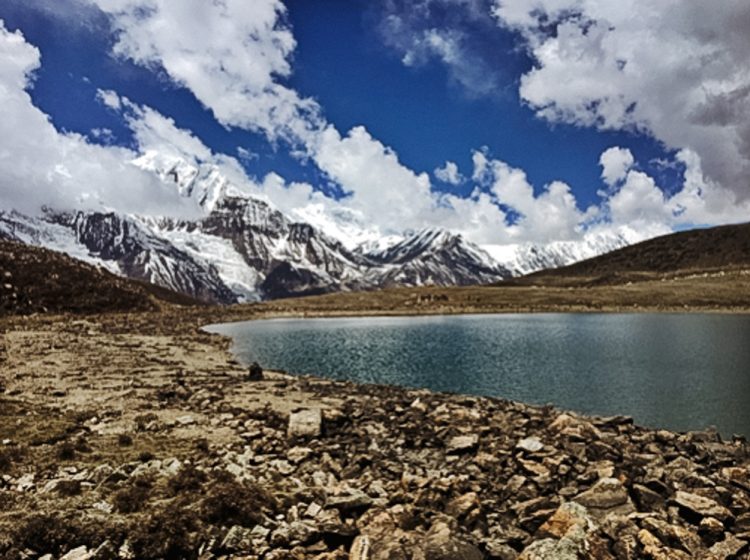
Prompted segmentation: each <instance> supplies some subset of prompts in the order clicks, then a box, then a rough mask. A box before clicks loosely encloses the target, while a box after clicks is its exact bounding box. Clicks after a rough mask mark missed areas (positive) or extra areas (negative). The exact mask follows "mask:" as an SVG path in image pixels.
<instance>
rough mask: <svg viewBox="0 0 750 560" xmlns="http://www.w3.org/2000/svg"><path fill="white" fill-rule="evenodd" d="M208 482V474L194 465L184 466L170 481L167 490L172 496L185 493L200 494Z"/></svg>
mask: <svg viewBox="0 0 750 560" xmlns="http://www.w3.org/2000/svg"><path fill="white" fill-rule="evenodd" d="M206 480H208V477H207V476H206V473H204V472H203V471H201V470H198V469H196V468H195V467H194V466H193V465H184V466H183V467H182V468H181V469H180V470H179V471H178V472H177V474H175V475H174V476H173V477H172V478H170V479H169V482H167V489H168V491H169V494H170V495H171V496H176V495H178V494H182V493H183V492H187V493H190V492H198V491H199V490H200V489H201V488H202V487H203V483H204V482H206Z"/></svg>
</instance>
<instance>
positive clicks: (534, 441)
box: [516, 436, 544, 453]
mask: <svg viewBox="0 0 750 560" xmlns="http://www.w3.org/2000/svg"><path fill="white" fill-rule="evenodd" d="M516 449H521V450H523V451H528V452H529V453H536V452H537V451H541V450H542V449H544V444H543V443H542V442H541V441H540V439H539V438H538V437H536V436H531V437H527V438H524V439H522V440H520V441H519V442H518V443H517V444H516Z"/></svg>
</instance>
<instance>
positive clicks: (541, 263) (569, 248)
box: [482, 228, 646, 276]
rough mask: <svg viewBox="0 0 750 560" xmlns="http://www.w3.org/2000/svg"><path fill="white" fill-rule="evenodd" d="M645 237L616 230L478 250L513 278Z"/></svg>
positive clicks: (635, 241) (629, 231)
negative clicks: (546, 241)
mask: <svg viewBox="0 0 750 560" xmlns="http://www.w3.org/2000/svg"><path fill="white" fill-rule="evenodd" d="M645 238H646V237H645V236H643V235H641V234H639V233H638V232H636V231H635V230H632V229H630V228H620V229H618V230H616V231H611V232H590V233H587V234H585V235H584V237H583V239H581V240H577V241H553V242H550V243H546V244H540V243H519V244H511V245H482V249H484V250H485V251H486V252H487V253H489V254H490V255H491V256H492V258H493V259H494V260H495V261H497V262H498V263H500V264H501V265H502V266H503V267H505V268H507V269H508V270H510V271H511V272H512V274H513V276H522V275H524V274H530V273H532V272H536V271H538V270H543V269H546V268H558V267H560V266H565V265H568V264H572V263H574V262H578V261H582V260H585V259H589V258H591V257H596V256H597V255H602V254H604V253H609V252H610V251H615V250H617V249H620V248H622V247H625V246H627V245H632V244H633V243H637V242H639V241H643V240H644V239H645Z"/></svg>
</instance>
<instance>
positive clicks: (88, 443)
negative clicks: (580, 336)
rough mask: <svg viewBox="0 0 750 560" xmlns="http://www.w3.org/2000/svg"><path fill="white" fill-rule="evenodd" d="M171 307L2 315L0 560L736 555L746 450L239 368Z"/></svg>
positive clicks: (749, 462)
mask: <svg viewBox="0 0 750 560" xmlns="http://www.w3.org/2000/svg"><path fill="white" fill-rule="evenodd" d="M190 321H191V320H187V319H184V317H182V318H181V317H180V316H178V315H171V316H166V315H109V316H102V317H95V318H89V319H80V318H71V317H62V318H50V319H39V318H37V319H13V320H5V322H4V323H2V325H0V326H2V327H3V334H2V338H1V340H2V345H1V346H0V384H2V390H3V393H1V394H0V440H2V442H1V445H0V556H2V557H3V558H38V557H44V558H65V559H68V560H72V559H78V560H81V559H86V558H98V559H109V558H181V557H187V558H206V559H209V558H222V557H223V558H226V557H234V558H240V557H242V558H267V559H282V558H318V559H337V558H340V559H346V558H350V559H358V560H366V559H372V560H374V559H402V558H403V559H407V558H419V559H425V560H438V559H466V560H473V559H477V560H480V559H482V558H496V559H502V560H510V559H525V560H537V559H539V560H541V559H578V558H597V559H615V558H616V559H636V558H652V559H681V558H704V559H709V558H710V559H728V558H750V545H749V544H748V543H750V446H749V445H748V443H747V442H746V441H745V440H744V439H743V438H735V439H733V440H732V441H722V440H721V438H720V437H719V435H718V434H717V433H715V432H712V431H706V432H700V433H687V434H676V433H672V432H668V431H663V430H661V431H655V430H648V429H644V428H640V427H638V426H636V425H634V424H633V422H632V420H631V419H629V418H626V417H616V418H584V417H581V416H578V415H576V414H572V413H567V412H562V411H559V410H555V409H553V408H551V407H533V406H526V405H523V404H519V403H513V402H508V401H503V400H498V399H486V398H473V397H471V398H470V397H463V396H456V395H447V394H435V393H430V392H427V391H415V390H404V389H398V388H392V387H381V386H362V385H354V384H350V383H338V382H332V381H327V380H322V379H315V378H308V377H305V378H300V377H293V376H288V375H285V374H282V373H275V372H261V371H259V370H258V369H257V368H253V369H252V371H248V370H247V369H246V368H242V367H240V366H239V364H237V363H236V362H234V361H233V360H232V359H231V356H230V355H229V354H228V350H227V347H228V343H227V341H226V340H225V339H223V338H220V337H218V336H215V335H208V334H205V333H200V332H198V331H196V330H195V328H194V325H193V324H192V323H191V322H190Z"/></svg>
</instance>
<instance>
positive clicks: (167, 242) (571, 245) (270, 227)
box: [0, 152, 640, 303]
mask: <svg viewBox="0 0 750 560" xmlns="http://www.w3.org/2000/svg"><path fill="white" fill-rule="evenodd" d="M134 163H135V164H136V165H138V166H140V167H141V168H143V169H146V170H148V171H151V172H153V173H154V174H156V175H157V176H158V177H159V178H160V179H161V180H162V181H163V182H165V183H167V184H170V185H174V186H175V188H177V189H178V190H179V192H180V194H181V195H182V196H184V197H188V198H191V199H193V200H194V201H195V203H196V205H197V206H198V207H199V208H200V209H201V213H200V215H199V216H198V217H196V218H193V219H174V218H166V217H162V218H159V217H156V218H155V217H150V216H149V217H147V216H139V215H132V214H121V213H117V212H114V211H102V210H97V211H81V210H79V211H69V210H62V209H54V208H44V209H43V211H42V212H41V213H40V214H39V215H38V216H29V215H25V214H21V213H19V212H16V211H13V210H8V211H3V212H0V238H5V239H8V240H12V241H20V242H23V243H27V244H31V245H36V246H42V247H46V248H48V249H53V250H56V251H60V252H63V253H67V254H68V255H70V256H72V257H74V258H77V259H80V260H83V261H86V262H88V263H90V264H94V265H98V266H100V267H103V268H105V269H106V270H108V271H110V272H113V273H115V274H119V275H121V276H125V277H129V278H133V279H138V280H143V281H146V282H149V283H152V284H155V285H157V286H162V287H165V288H169V289H171V290H174V291H177V292H180V293H183V294H186V295H189V296H192V297H194V298H197V299H200V300H203V301H207V302H216V303H235V302H242V301H253V300H260V299H273V298H281V297H289V296H300V295H313V294H321V293H327V292H333V291H353V290H367V289H375V288H388V287H395V286H422V285H437V286H453V285H457V286H461V285H471V284H488V283H493V282H497V281H500V280H503V279H507V278H511V277H514V276H519V275H523V274H528V273H531V272H534V271H537V270H541V269H547V268H554V267H558V266H563V265H568V264H570V263H573V262H577V261H580V260H582V259H586V258H589V257H593V256H596V255H599V254H602V253H606V252H609V251H612V250H615V249H618V248H621V247H624V246H627V245H629V244H631V243H634V242H636V241H640V237H639V236H638V234H637V233H635V232H633V231H630V230H627V231H620V232H616V233H602V234H587V235H586V236H585V237H584V238H583V240H581V241H568V242H554V243H549V244H532V243H526V244H517V245H505V246H497V245H495V246H492V245H490V246H483V247H480V246H478V245H476V244H474V243H472V242H470V241H468V240H467V239H465V238H464V237H463V236H462V235H460V234H456V233H452V232H449V231H446V230H444V229H438V228H432V229H424V230H420V231H406V232H403V233H401V234H399V235H389V236H380V235H379V234H377V233H373V232H370V231H367V230H365V229H363V228H361V227H358V225H357V224H356V223H353V222H352V221H351V220H350V216H348V215H347V214H346V212H345V211H341V212H340V213H338V214H334V215H326V216H325V217H322V216H321V215H319V214H318V215H316V214H315V213H311V212H298V213H295V214H298V215H295V217H292V216H290V215H288V214H285V213H284V212H282V211H280V210H279V209H277V208H276V207H275V206H274V205H273V204H272V203H271V202H270V201H267V200H263V199H261V198H258V197H255V196H251V195H249V194H247V193H245V192H243V191H242V190H241V189H239V188H238V187H236V186H235V185H234V184H233V183H232V182H231V181H230V180H229V179H228V178H227V177H226V176H225V175H223V174H222V172H221V170H220V169H219V168H218V167H216V166H215V165H212V164H206V163H204V164H197V163H192V162H189V161H187V160H185V159H181V158H178V157H171V156H165V155H163V154H159V153H155V152H150V153H147V154H145V155H143V156H141V157H140V158H139V159H137V160H135V161H134ZM304 217H309V220H307V221H306V220H305V219H300V218H304ZM323 218H324V219H323Z"/></svg>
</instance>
